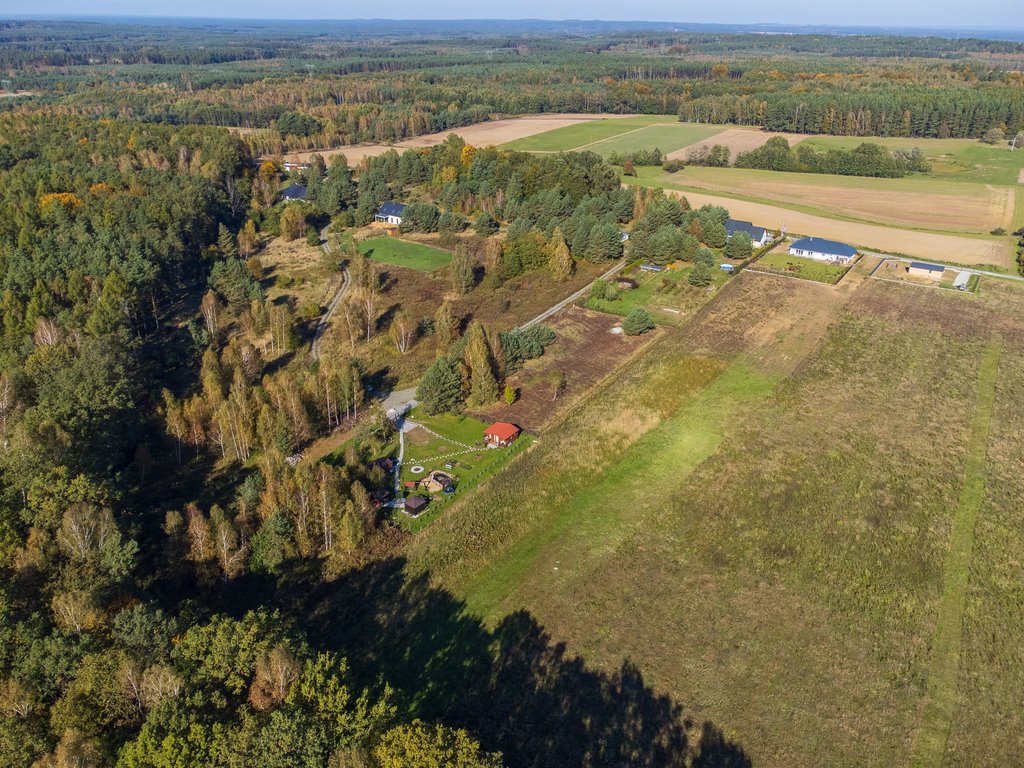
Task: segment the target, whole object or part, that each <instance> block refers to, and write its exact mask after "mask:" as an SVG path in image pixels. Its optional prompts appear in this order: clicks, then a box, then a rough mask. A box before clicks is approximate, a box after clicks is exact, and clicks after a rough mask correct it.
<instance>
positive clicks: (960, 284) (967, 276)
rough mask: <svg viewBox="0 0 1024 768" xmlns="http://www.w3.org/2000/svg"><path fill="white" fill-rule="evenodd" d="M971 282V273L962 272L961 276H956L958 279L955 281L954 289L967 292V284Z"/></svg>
mask: <svg viewBox="0 0 1024 768" xmlns="http://www.w3.org/2000/svg"><path fill="white" fill-rule="evenodd" d="M970 281H971V273H970V272H961V273H960V274H958V275H957V276H956V279H955V280H953V287H954V288H956V289H957V290H958V291H966V290H967V283H969V282H970Z"/></svg>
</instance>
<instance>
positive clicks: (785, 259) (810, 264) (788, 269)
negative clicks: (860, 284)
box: [753, 251, 849, 285]
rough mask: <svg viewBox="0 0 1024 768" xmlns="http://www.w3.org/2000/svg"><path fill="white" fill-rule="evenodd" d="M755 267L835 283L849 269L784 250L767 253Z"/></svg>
mask: <svg viewBox="0 0 1024 768" xmlns="http://www.w3.org/2000/svg"><path fill="white" fill-rule="evenodd" d="M753 268H754V269H763V270H765V271H767V272H778V273H779V274H780V275H789V276H791V277H799V278H802V279H804V280H814V281H815V282H818V283H825V284H827V285H835V284H836V283H838V282H839V281H840V280H841V279H842V277H843V275H845V274H846V272H847V271H848V270H849V267H848V266H844V265H840V264H825V263H824V262H821V261H815V260H814V259H807V258H804V257H803V256H790V255H789V254H788V253H786V252H784V251H773V252H771V253H766V254H765V255H764V256H762V257H761V258H760V259H758V260H757V261H756V262H754V264H753Z"/></svg>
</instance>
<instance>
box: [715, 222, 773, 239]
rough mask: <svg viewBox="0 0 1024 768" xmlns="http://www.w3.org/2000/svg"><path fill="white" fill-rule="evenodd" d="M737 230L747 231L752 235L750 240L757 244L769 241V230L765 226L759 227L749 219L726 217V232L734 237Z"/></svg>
mask: <svg viewBox="0 0 1024 768" xmlns="http://www.w3.org/2000/svg"><path fill="white" fill-rule="evenodd" d="M737 232H746V233H747V234H748V235H750V240H751V241H752V242H753V243H754V244H755V245H764V244H765V243H766V242H768V230H766V229H765V228H764V227H758V226H755V225H753V224H751V223H750V222H749V221H740V220H739V219H726V220H725V234H726V235H728V236H729V237H732V236H733V235H735V234H736V233H737Z"/></svg>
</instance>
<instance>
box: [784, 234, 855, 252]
mask: <svg viewBox="0 0 1024 768" xmlns="http://www.w3.org/2000/svg"><path fill="white" fill-rule="evenodd" d="M790 248H795V249H797V250H801V251H812V252H813V253H825V254H828V255H829V256H846V257H850V256H855V255H856V254H857V249H856V248H854V247H853V246H852V245H847V244H846V243H837V242H836V241H835V240H826V239H824V238H823V237H805V238H803V239H801V240H797V241H796V242H795V243H793V244H792V245H791V246H790Z"/></svg>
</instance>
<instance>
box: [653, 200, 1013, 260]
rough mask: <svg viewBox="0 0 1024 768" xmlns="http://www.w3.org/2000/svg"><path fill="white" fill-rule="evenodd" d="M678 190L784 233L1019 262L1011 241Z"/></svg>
mask: <svg viewBox="0 0 1024 768" xmlns="http://www.w3.org/2000/svg"><path fill="white" fill-rule="evenodd" d="M673 192H674V194H677V195H681V196H684V197H686V199H687V200H689V201H690V204H691V205H692V206H693V207H695V208H697V207H699V206H702V205H721V206H724V207H726V208H728V209H729V212H730V214H731V215H732V216H733V217H734V218H737V219H745V220H747V221H752V222H754V223H755V224H757V225H758V226H762V227H767V228H769V229H778V228H779V227H781V226H782V225H785V226H786V231H787V232H789V233H799V234H806V235H814V236H815V237H824V238H828V239H831V240H838V241H840V242H844V243H849V244H850V245H853V246H856V247H857V248H864V249H867V250H879V251H884V252H886V253H893V254H902V255H905V256H914V257H919V258H926V259H934V260H939V261H945V262H949V263H952V264H965V265H970V266H994V267H1002V268H1004V269H1012V268H1013V258H1012V256H1011V253H1010V247H1009V243H1008V242H1007V241H1006V240H995V239H988V238H983V237H978V238H974V237H966V236H960V235H946V234H937V233H933V232H918V231H915V230H909V229H897V228H895V227H885V226H880V225H876V224H865V223H861V222H857V221H844V220H842V219H832V218H828V217H827V216H819V215H816V214H813V213H805V212H803V211H797V210H794V209H792V208H784V207H781V206H775V205H771V204H768V203H758V202H752V201H749V200H737V199H735V198H731V197H719V196H716V195H708V194H704V193H703V192H692V191H689V190H682V191H679V190H674V191H673Z"/></svg>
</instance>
